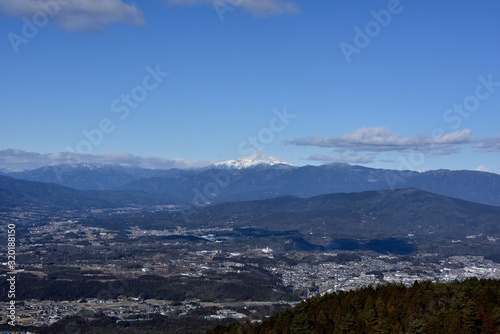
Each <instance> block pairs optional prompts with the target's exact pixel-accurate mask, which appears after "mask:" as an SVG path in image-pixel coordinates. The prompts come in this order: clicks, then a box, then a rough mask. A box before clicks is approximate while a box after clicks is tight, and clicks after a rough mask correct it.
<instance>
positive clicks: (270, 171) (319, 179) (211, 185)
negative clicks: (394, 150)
mask: <svg viewBox="0 0 500 334" xmlns="http://www.w3.org/2000/svg"><path fill="white" fill-rule="evenodd" d="M0 174H4V175H6V176H10V177H14V178H17V179H24V180H30V181H37V182H45V183H55V184H58V185H62V186H66V187H71V188H75V189H79V190H127V191H130V190H134V191H141V192H149V193H154V194H160V195H162V196H166V197H168V198H176V199H177V200H178V201H179V202H181V203H184V204H187V205H197V206H204V205H206V204H213V203H223V202H227V201H244V200H254V199H264V198H273V197H277V196H286V195H293V196H297V197H311V196H316V195H321V194H330V193H342V192H344V193H347V192H361V191H368V190H394V189H403V188H416V189H421V190H425V191H429V192H432V193H436V194H440V195H445V196H449V197H455V198H459V199H464V200H468V201H472V202H477V203H483V204H489V205H500V175H497V174H492V173H485V172H478V171H466V170H462V171H451V170H434V171H428V172H423V173H419V172H413V171H396V170H386V169H374V168H366V167H361V166H353V165H348V164H342V163H334V164H328V165H322V166H302V167H296V166H291V165H288V164H285V163H282V162H279V161H263V160H232V161H227V162H223V163H218V164H214V165H211V166H208V167H204V168H199V169H190V170H182V169H170V170H152V169H143V168H138V167H133V166H120V165H59V166H49V167H42V168H38V169H34V170H29V171H21V172H19V171H17V172H12V171H3V172H1V171H0Z"/></svg>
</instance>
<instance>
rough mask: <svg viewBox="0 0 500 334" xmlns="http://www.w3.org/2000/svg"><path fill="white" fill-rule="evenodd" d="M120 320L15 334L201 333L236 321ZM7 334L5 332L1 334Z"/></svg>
mask: <svg viewBox="0 0 500 334" xmlns="http://www.w3.org/2000/svg"><path fill="white" fill-rule="evenodd" d="M117 320H118V319H117V318H111V317H107V316H105V315H102V316H101V317H100V318H99V319H94V320H89V319H84V318H81V317H78V316H71V317H66V318H64V319H62V320H60V321H58V322H56V323H54V324H52V325H50V326H41V327H37V326H20V325H17V326H16V327H15V328H14V329H15V330H16V331H15V333H21V331H22V332H23V333H25V332H26V333H36V334H110V333H113V334H121V333H123V334H164V333H168V334H202V333H204V332H205V331H206V330H208V329H209V328H211V327H213V326H214V323H230V322H234V321H235V320H230V319H227V320H217V321H215V320H207V319H204V318H202V317H193V316H184V317H179V318H168V317H165V316H162V315H152V316H151V320H148V321H136V322H126V321H122V322H118V323H117ZM12 329H13V328H12V326H10V325H7V324H0V331H5V333H11V331H12ZM2 333H4V332H2Z"/></svg>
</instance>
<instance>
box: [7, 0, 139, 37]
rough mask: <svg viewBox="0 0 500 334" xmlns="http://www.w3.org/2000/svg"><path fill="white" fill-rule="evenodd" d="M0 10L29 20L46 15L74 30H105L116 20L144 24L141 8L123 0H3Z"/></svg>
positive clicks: (117, 21) (65, 27)
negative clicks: (34, 16)
mask: <svg viewBox="0 0 500 334" xmlns="http://www.w3.org/2000/svg"><path fill="white" fill-rule="evenodd" d="M0 12H1V13H4V14H7V15H10V16H18V17H27V18H28V19H30V18H31V16H33V15H35V14H38V15H43V14H45V15H47V16H49V17H54V19H55V20H57V21H58V22H59V24H60V25H61V27H63V28H64V29H67V30H73V31H78V30H92V31H96V30H103V29H104V28H105V27H106V26H107V25H110V24H113V23H125V24H131V25H143V24H144V18H143V16H142V14H141V12H140V10H139V9H138V8H137V7H136V6H135V5H133V4H128V3H125V2H124V1H122V0H64V1H62V0H50V1H42V0H0Z"/></svg>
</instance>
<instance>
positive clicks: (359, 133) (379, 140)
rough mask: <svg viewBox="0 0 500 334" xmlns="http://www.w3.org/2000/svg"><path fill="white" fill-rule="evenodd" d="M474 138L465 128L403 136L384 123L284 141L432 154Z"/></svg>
mask: <svg viewBox="0 0 500 334" xmlns="http://www.w3.org/2000/svg"><path fill="white" fill-rule="evenodd" d="M472 142H473V138H472V131H471V130H469V129H464V130H460V131H455V132H452V133H449V134H443V135H440V136H437V137H431V136H427V135H420V134H419V135H415V136H412V137H405V136H402V135H399V134H395V133H392V132H391V131H390V130H389V129H388V128H386V127H371V128H361V129H357V130H355V131H352V132H349V133H346V134H344V135H343V136H331V137H318V136H316V137H307V138H299V139H295V140H291V141H288V142H286V143H287V144H289V145H298V146H316V147H328V148H335V149H336V150H351V151H357V152H375V153H376V152H391V151H408V150H411V151H421V152H427V153H430V154H435V155H448V154H452V153H456V152H458V150H459V149H460V145H463V144H469V143H472Z"/></svg>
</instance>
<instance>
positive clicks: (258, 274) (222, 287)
mask: <svg viewBox="0 0 500 334" xmlns="http://www.w3.org/2000/svg"><path fill="white" fill-rule="evenodd" d="M241 269H242V271H244V272H240V273H239V274H237V273H226V274H217V273H215V272H214V273H213V274H211V275H207V276H204V277H183V276H172V277H160V276H156V275H142V276H140V277H138V278H123V279H111V280H109V279H110V278H112V277H104V276H103V277H96V278H95V279H93V278H91V279H89V278H88V277H87V276H83V275H78V274H79V273H75V272H71V271H69V272H61V273H54V274H51V275H48V276H47V277H45V278H39V277H37V276H35V275H31V274H19V275H18V280H17V284H18V286H19V287H20V288H19V289H18V291H16V298H17V299H18V300H30V299H39V300H55V301H62V300H78V299H82V298H98V299H116V298H117V297H118V296H120V295H123V296H127V297H138V296H140V297H141V298H144V299H163V300H176V301H183V300H189V299H200V300H201V301H246V300H254V301H280V300H297V297H296V296H295V295H294V294H293V291H292V290H291V288H289V287H285V286H283V285H282V284H280V282H279V280H278V279H277V278H275V277H273V276H272V275H271V274H269V273H268V272H266V271H264V270H261V269H259V268H255V267H251V266H245V267H243V268H241ZM7 283H8V282H7V281H5V282H3V283H2V284H0V289H1V288H6V287H7ZM0 301H8V300H7V295H6V294H4V295H2V296H0Z"/></svg>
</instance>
